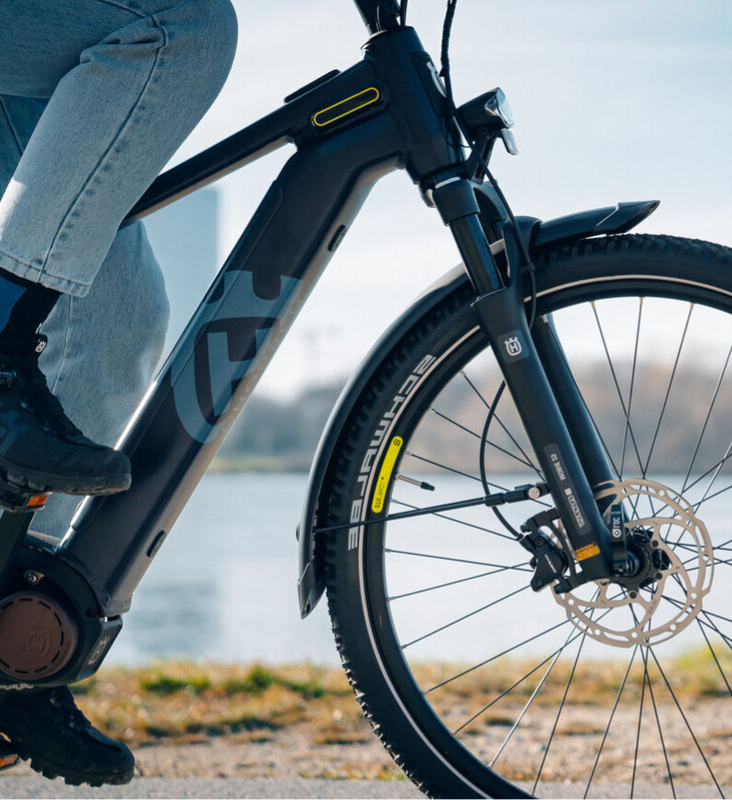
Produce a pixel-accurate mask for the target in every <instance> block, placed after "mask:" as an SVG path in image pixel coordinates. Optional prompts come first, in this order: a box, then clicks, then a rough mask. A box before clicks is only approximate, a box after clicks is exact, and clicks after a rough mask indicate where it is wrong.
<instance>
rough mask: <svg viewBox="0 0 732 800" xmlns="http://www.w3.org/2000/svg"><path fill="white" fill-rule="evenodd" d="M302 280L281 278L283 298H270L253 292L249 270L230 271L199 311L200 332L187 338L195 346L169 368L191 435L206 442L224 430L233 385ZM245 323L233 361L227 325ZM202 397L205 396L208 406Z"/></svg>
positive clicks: (180, 412)
mask: <svg viewBox="0 0 732 800" xmlns="http://www.w3.org/2000/svg"><path fill="white" fill-rule="evenodd" d="M300 284H301V281H299V280H298V279H297V278H291V277H287V276H281V277H280V294H279V296H278V297H276V298H274V299H272V300H267V299H264V298H261V297H259V296H258V295H257V293H256V292H255V291H254V283H253V275H252V273H251V272H248V271H238V270H232V271H231V272H228V273H226V274H225V276H224V288H223V292H222V293H221V294H222V296H221V298H220V299H219V300H215V301H211V302H208V303H206V304H204V305H203V306H202V308H201V309H199V312H198V314H197V315H196V318H195V320H194V324H195V325H196V329H197V331H198V333H197V334H196V336H195V337H190V338H189V339H188V342H189V343H195V348H194V349H188V348H183V349H181V350H178V351H177V353H176V354H175V356H174V360H173V363H172V365H171V368H170V380H171V382H172V384H173V398H174V400H175V407H176V410H177V412H178V416H179V418H180V421H181V423H182V424H183V427H184V428H185V429H186V431H187V432H188V434H189V435H190V436H191V437H192V438H193V439H196V440H198V441H199V442H202V443H204V444H206V443H208V442H213V441H214V440H215V439H217V438H218V437H219V436H220V435H221V434H222V433H223V428H222V425H221V417H222V415H223V414H224V413H225V412H226V410H227V409H228V408H229V407H230V405H231V401H232V396H233V392H234V390H235V387H236V386H237V385H238V383H239V382H240V381H242V380H243V379H244V377H245V376H246V374H247V372H248V371H249V368H250V367H251V365H252V362H253V360H254V358H255V357H256V355H257V353H258V352H259V351H260V349H261V347H262V345H263V343H264V341H265V339H266V338H268V337H269V336H270V335H271V333H272V327H273V325H274V323H276V321H277V319H278V318H279V317H280V316H281V315H282V313H283V309H284V308H285V307H286V306H287V304H288V303H289V302H290V301H291V299H292V297H293V295H294V294H295V292H296V291H297V289H298V288H299V286H300ZM243 323H244V324H246V329H247V331H248V333H247V335H246V336H245V337H244V340H243V341H240V343H239V347H238V350H239V355H238V356H234V358H233V359H232V355H231V349H232V348H231V347H230V336H229V333H228V332H227V328H231V329H232V330H233V329H234V328H235V327H236V326H237V325H239V326H241V325H242V324H243ZM197 365H199V366H200V367H201V368H200V369H198V368H197ZM201 398H207V407H206V408H204V407H202V405H201Z"/></svg>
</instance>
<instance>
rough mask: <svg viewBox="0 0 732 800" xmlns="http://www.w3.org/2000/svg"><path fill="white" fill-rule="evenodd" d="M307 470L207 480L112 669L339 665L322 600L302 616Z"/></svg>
mask: <svg viewBox="0 0 732 800" xmlns="http://www.w3.org/2000/svg"><path fill="white" fill-rule="evenodd" d="M306 483H307V476H306V475H304V474H293V475H290V474H277V475H260V474H252V473H244V474H236V475H230V474H226V475H216V474H211V475H206V476H205V477H204V479H203V480H202V481H201V484H200V485H199V486H198V488H197V489H196V492H195V493H194V495H193V497H192V498H191V500H190V501H189V503H188V505H187V506H186V508H185V509H184V511H183V513H182V514H181V516H180V518H179V519H178V521H177V523H176V525H175V527H174V528H173V530H172V531H171V533H170V535H169V536H168V538H167V539H166V541H165V543H164V544H163V546H162V547H161V549H160V552H159V553H158V555H157V557H156V559H155V561H153V563H152V565H151V567H150V569H149V570H148V572H147V573H146V575H145V577H144V578H143V579H142V582H141V583H140V585H139V587H138V589H137V591H136V592H135V596H134V597H133V600H132V609H131V610H130V612H129V613H128V614H127V615H126V616H125V624H124V628H123V630H122V633H121V635H120V637H119V639H118V641H117V643H116V644H115V646H114V648H113V649H112V651H111V653H110V654H109V656H108V657H107V660H106V662H105V663H106V664H131V665H134V664H141V663H146V662H148V661H150V660H151V659H153V658H184V659H196V660H198V659H206V660H216V661H230V662H233V661H254V660H259V661H266V662H268V663H272V664H277V663H285V662H293V661H303V660H308V661H312V662H314V663H319V664H332V665H335V664H338V663H339V659H338V656H337V653H336V649H335V645H334V643H333V637H332V634H331V631H330V622H329V619H328V614H327V611H326V608H325V603H324V602H322V603H321V604H320V606H319V607H318V608H317V609H316V610H315V611H314V612H313V613H312V614H311V615H310V616H309V617H308V618H307V619H306V620H301V619H300V611H299V604H298V599H297V573H298V556H297V542H296V540H295V527H296V525H297V522H298V520H299V517H300V509H301V505H302V501H303V497H304V495H305V488H306Z"/></svg>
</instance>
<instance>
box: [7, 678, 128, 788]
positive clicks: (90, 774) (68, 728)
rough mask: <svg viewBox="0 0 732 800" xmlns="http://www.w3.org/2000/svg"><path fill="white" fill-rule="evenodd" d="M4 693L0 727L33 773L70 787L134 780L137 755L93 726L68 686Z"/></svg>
mask: <svg viewBox="0 0 732 800" xmlns="http://www.w3.org/2000/svg"><path fill="white" fill-rule="evenodd" d="M2 694H3V695H4V696H3V697H2V698H0V731H2V732H3V733H4V734H5V735H6V736H7V737H8V739H9V740H10V744H11V745H12V748H14V749H15V751H16V752H17V753H18V755H19V756H20V757H21V758H22V759H30V765H31V767H32V768H33V769H34V770H35V771H36V772H40V773H42V774H43V775H44V776H45V777H47V778H56V777H62V778H63V779H64V780H65V781H66V783H70V784H72V785H74V786H78V785H79V784H80V783H88V784H90V785H91V786H101V785H102V784H103V783H113V784H119V783H129V782H130V781H131V780H132V776H133V774H134V771H135V758H134V756H133V755H132V753H131V752H130V750H129V748H127V747H126V746H125V745H123V744H122V743H121V742H116V741H115V740H114V739H110V738H109V737H108V736H105V735H104V734H103V733H100V732H99V731H98V730H97V729H96V728H94V727H92V725H91V723H90V722H89V720H88V719H87V718H86V717H85V716H84V715H83V714H82V713H81V711H79V709H78V708H77V707H76V704H75V703H74V698H73V696H72V694H71V692H70V691H69V690H68V688H67V687H66V686H62V687H59V688H54V689H41V690H39V691H35V692H3V693H2Z"/></svg>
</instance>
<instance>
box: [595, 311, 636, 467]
mask: <svg viewBox="0 0 732 800" xmlns="http://www.w3.org/2000/svg"><path fill="white" fill-rule="evenodd" d="M590 305H591V306H592V311H593V313H594V315H595V323H596V325H597V329H598V332H599V334H600V339H601V340H602V346H603V349H604V351H605V358H606V360H607V364H608V367H609V369H610V374H611V376H612V379H613V383H614V384H615V391H616V393H617V396H618V400H619V401H620V407H621V408H622V410H623V414H624V416H625V420H626V426H627V435H628V436H629V437H630V441H631V443H632V445H633V450H634V451H635V455H636V458H637V459H638V465H639V466H640V465H641V464H642V463H643V461H642V459H641V457H640V453H639V452H638V445H637V443H636V440H635V434H634V432H633V426H632V425H631V424H630V415H629V413H628V409H627V408H626V405H625V401H624V400H623V392H622V389H621V388H620V381H619V380H618V375H617V372H616V371H615V366H614V364H613V360H612V356H611V355H610V350H609V348H608V346H607V341H606V339H605V332H604V330H603V327H602V323H601V322H600V316H599V314H598V313H597V305H596V303H595V302H594V301H593V302H592V303H591V304H590Z"/></svg>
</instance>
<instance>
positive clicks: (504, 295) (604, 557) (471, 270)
mask: <svg viewBox="0 0 732 800" xmlns="http://www.w3.org/2000/svg"><path fill="white" fill-rule="evenodd" d="M459 183H461V182H458V181H456V182H451V183H450V185H449V187H448V186H445V187H444V188H449V192H445V193H443V196H442V197H441V196H440V188H439V187H436V189H435V191H434V200H435V204H436V205H437V207H438V209H439V210H440V212H441V214H442V216H443V219H444V220H445V222H446V223H447V224H448V225H449V226H450V228H451V230H452V233H453V236H454V237H455V240H456V242H457V245H458V248H459V249H460V252H461V255H462V256H463V261H464V263H465V268H466V270H467V272H468V275H469V277H470V279H471V282H472V284H473V287H474V288H475V290H476V294H477V299H476V301H475V302H474V304H473V308H474V309H475V311H476V315H477V318H478V320H479V324H480V326H481V328H482V329H483V331H484V332H485V334H486V335H487V337H488V340H489V341H490V343H491V346H492V348H493V352H494V355H495V357H496V360H497V361H498V364H499V366H500V368H501V371H502V373H503V376H504V379H505V381H506V385H507V387H508V389H509V390H510V392H511V395H512V397H513V400H514V403H515V405H516V408H517V410H518V412H519V415H520V417H521V420H522V422H523V424H524V427H525V429H526V432H527V435H528V437H529V440H530V442H531V445H532V447H533V449H534V452H535V455H536V458H537V460H538V462H539V466H540V467H541V470H542V472H543V474H544V477H545V481H546V484H547V486H548V488H549V491H550V493H551V496H552V499H553V501H554V504H555V506H556V509H557V511H558V513H559V517H560V518H561V521H562V523H563V526H564V529H565V532H566V534H567V538H568V539H569V543H570V544H571V547H572V550H573V551H574V556H575V558H576V559H577V561H578V562H579V564H580V567H581V569H582V573H583V575H582V576H581V577H579V576H578V577H579V579H577V578H575V581H574V582H575V584H577V583H581V582H584V581H586V580H597V579H605V578H609V577H611V576H613V575H614V574H615V571H616V569H617V563H616V565H615V569H614V565H613V556H614V555H615V556H616V562H617V561H618V558H617V554H616V553H615V552H614V551H613V548H612V547H611V540H610V531H609V529H608V525H607V524H606V522H605V520H604V519H603V516H602V514H601V512H600V509H599V508H598V505H597V503H596V501H595V498H594V495H593V487H594V488H596V487H597V486H598V485H600V484H602V483H606V482H607V481H609V480H612V479H613V476H612V474H611V472H610V468H609V466H608V464H607V459H606V458H605V455H604V453H603V451H602V447H601V445H600V443H599V441H598V438H597V435H596V433H595V430H594V427H593V425H592V422H591V420H590V419H589V415H588V413H587V410H586V408H585V406H584V403H583V401H582V398H581V396H580V394H579V391H578V389H577V387H576V385H575V383H574V380H573V378H572V376H571V372H570V371H569V367H568V366H567V364H566V361H565V360H564V356H563V352H562V351H561V347H560V346H559V344H558V342H557V341H556V339H555V338H554V336H553V335H552V333H551V331H550V330H549V327H548V323H547V322H545V321H541V322H539V323H537V324H536V325H535V326H534V328H535V329H536V330H529V324H528V321H527V318H526V310H525V306H524V292H523V291H522V288H521V283H522V281H521V279H520V275H519V270H518V268H517V267H516V266H515V265H516V264H517V263H518V251H517V243H516V242H515V240H513V238H512V237H513V236H515V234H514V231H513V227H512V226H510V225H508V224H507V225H506V226H504V229H503V237H504V238H503V239H501V240H500V241H499V242H497V243H495V244H494V245H492V246H491V247H489V245H488V242H487V240H486V238H485V235H484V233H483V229H482V226H481V225H480V221H479V218H478V213H477V205H476V207H475V211H474V212H469V211H468V209H469V207H470V200H469V196H468V192H469V193H470V194H472V193H473V188H472V185H471V183H470V181H467V180H466V181H464V183H462V186H461V185H459ZM459 196H461V197H462V199H461V200H460V201H457V198H458V197H459ZM466 212H467V213H466ZM493 253H495V254H496V256H499V254H500V256H499V257H504V256H505V258H506V259H507V266H508V267H509V269H508V270H499V269H498V267H497V264H496V261H495V259H494V255H493ZM502 273H503V274H508V275H510V279H509V282H508V285H506V286H503V285H501V278H500V275H501V274H502ZM534 336H536V342H535V340H534ZM537 343H538V345H539V349H537ZM545 364H548V365H550V366H549V370H548V373H549V374H547V370H545V368H544V365H545ZM550 378H551V381H550ZM552 383H553V384H554V386H555V387H556V388H557V390H558V391H557V392H556V393H555V391H554V389H553V387H552ZM575 442H580V443H581V444H580V448H579V452H578V448H577V447H576V446H575ZM537 555H539V557H540V558H541V556H542V554H541V553H539V554H537ZM552 569H553V570H554V572H556V571H557V570H556V567H553V568H552ZM565 584H566V582H565ZM541 585H543V584H542V583H541V582H539V583H538V584H535V588H540V586H541ZM560 585H561V583H560ZM567 588H569V587H567V586H566V585H565V587H564V588H563V589H560V590H564V591H566V590H567Z"/></svg>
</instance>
